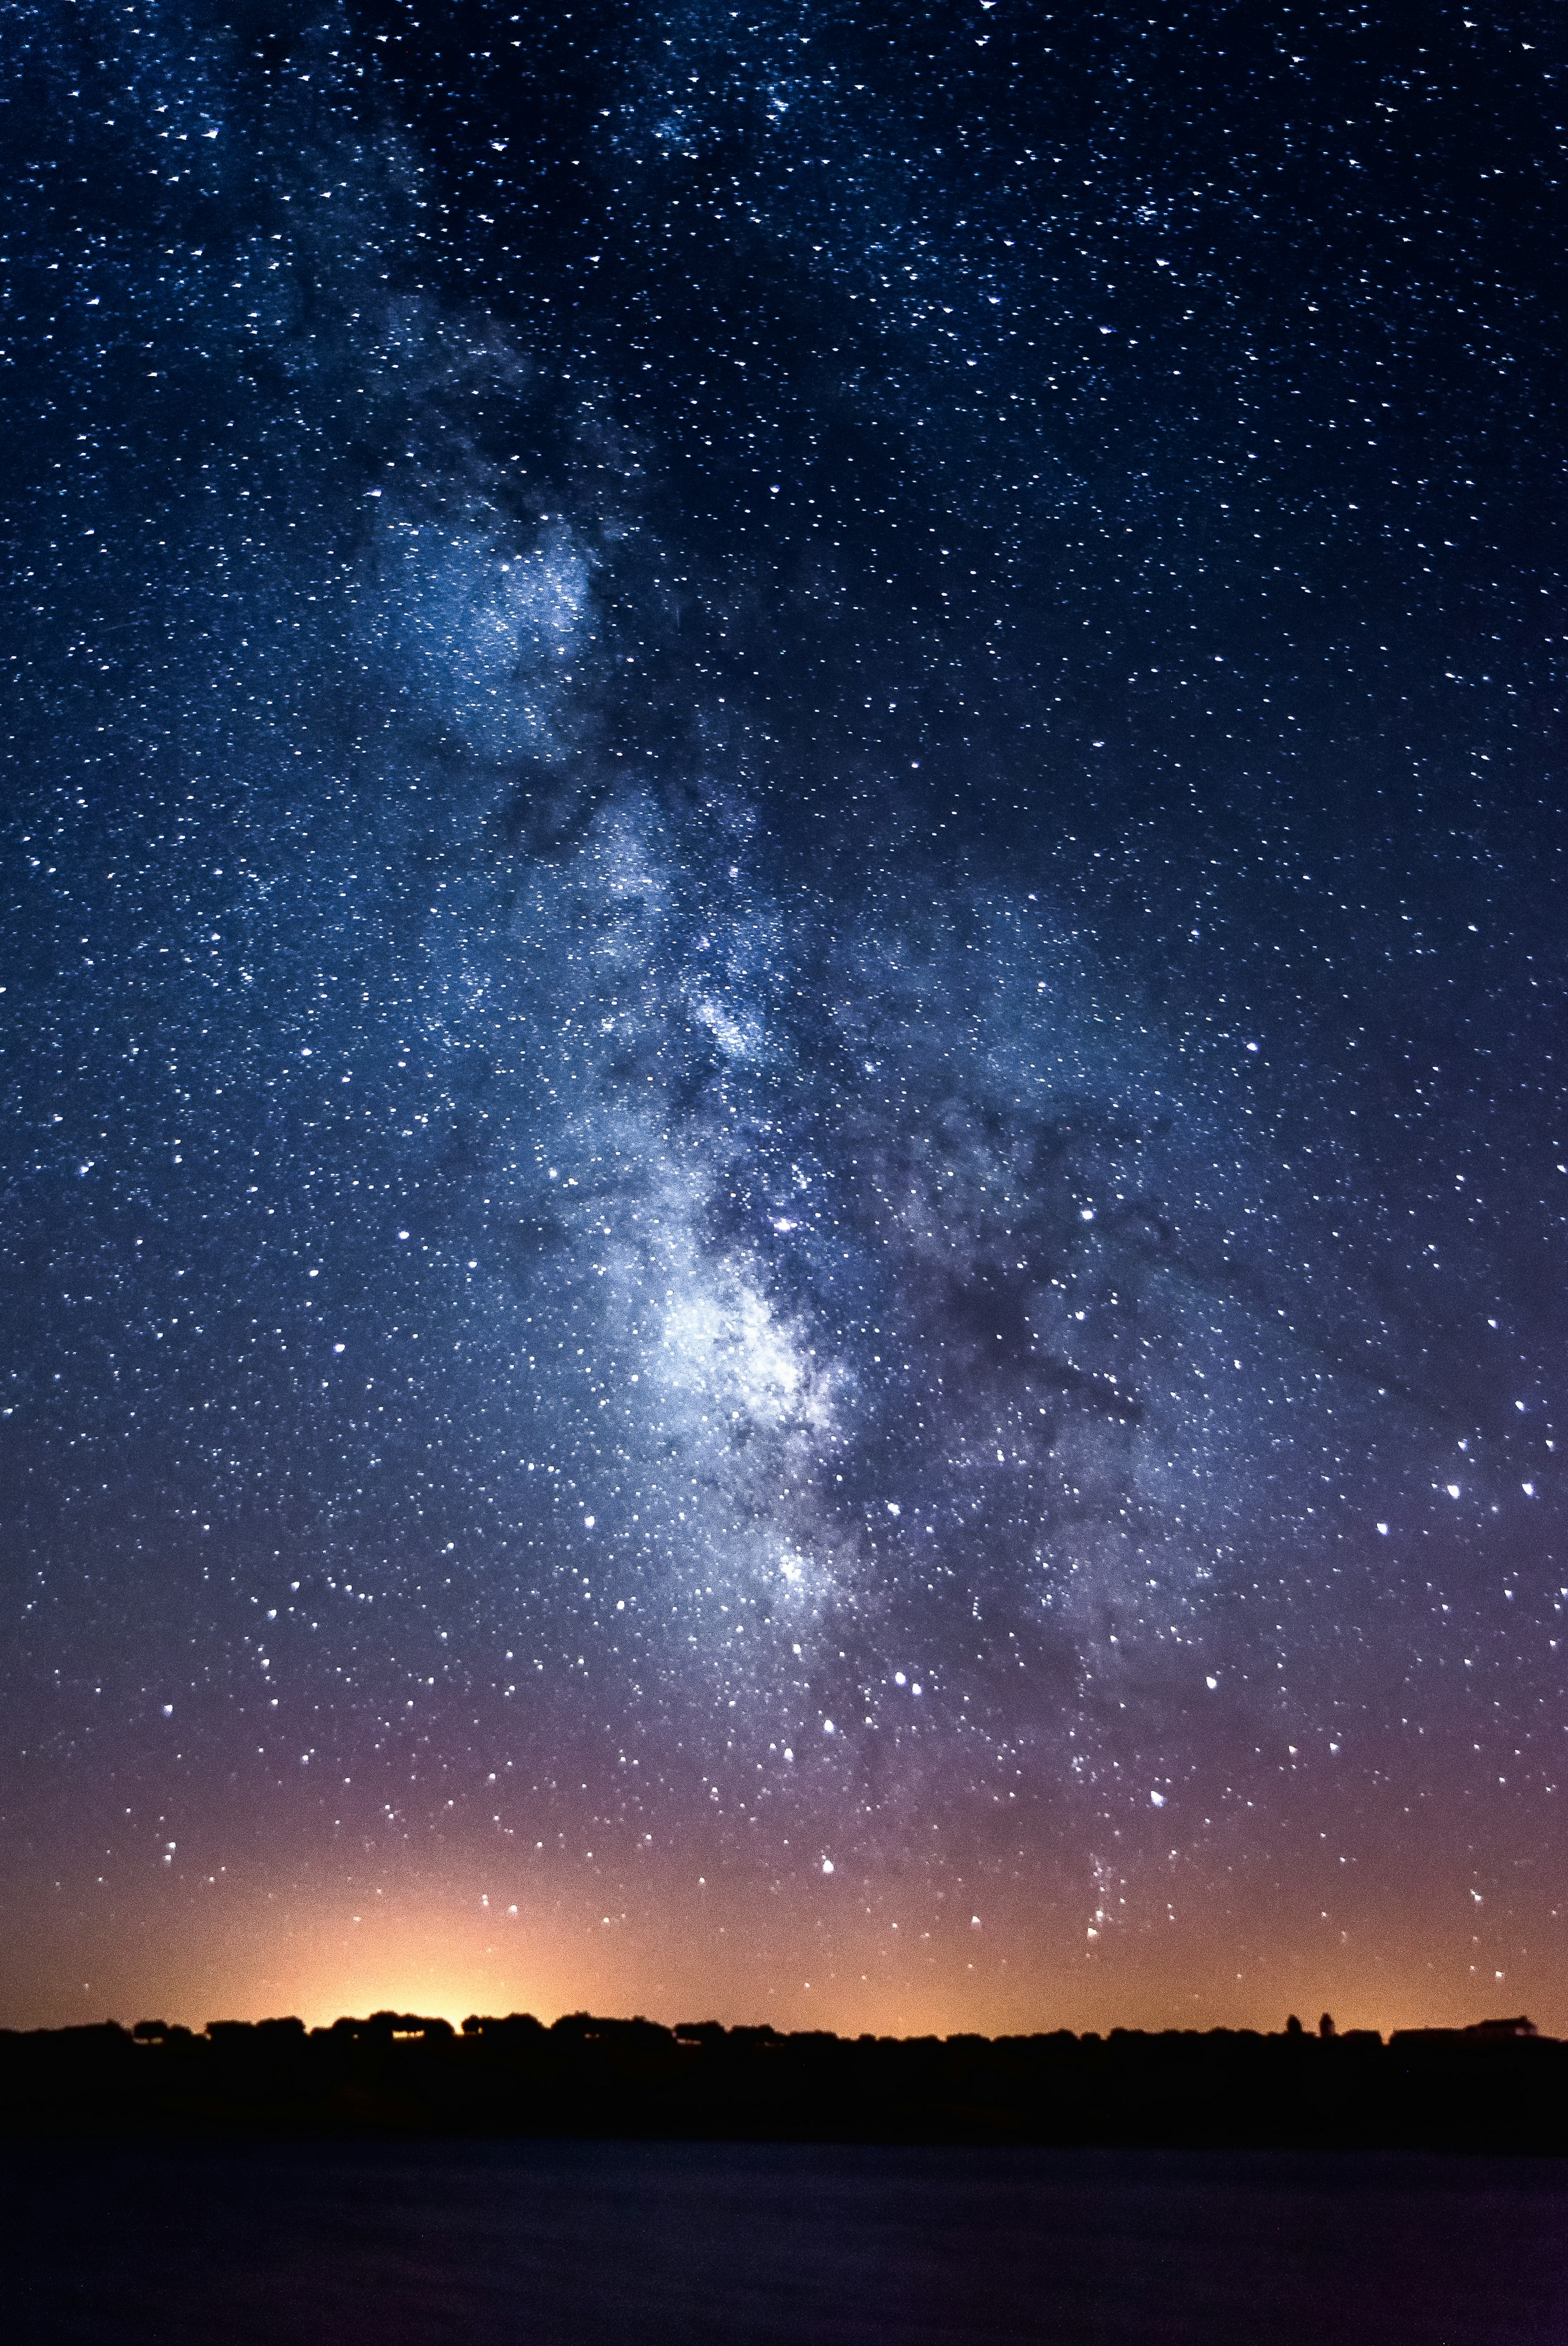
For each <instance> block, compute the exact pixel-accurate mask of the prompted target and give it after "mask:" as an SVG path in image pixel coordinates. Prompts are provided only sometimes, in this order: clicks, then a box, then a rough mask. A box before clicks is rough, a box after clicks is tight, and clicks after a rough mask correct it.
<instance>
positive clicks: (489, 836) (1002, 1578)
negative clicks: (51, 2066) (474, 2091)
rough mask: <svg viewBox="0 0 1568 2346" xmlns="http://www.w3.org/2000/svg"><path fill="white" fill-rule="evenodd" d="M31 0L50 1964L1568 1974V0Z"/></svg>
mask: <svg viewBox="0 0 1568 2346" xmlns="http://www.w3.org/2000/svg"><path fill="white" fill-rule="evenodd" d="M1145 5H1150V0H1145ZM5 24H6V34H5V66H4V80H3V85H0V104H3V107H4V111H3V113H0V137H3V140H4V146H5V153H6V155H7V158H8V162H7V170H6V185H5V196H4V199H3V210H4V216H5V217H4V243H3V245H0V288H3V296H4V304H3V309H0V335H3V351H0V431H3V433H4V452H5V453H4V464H3V467H0V476H3V478H4V481H5V542H4V553H3V556H0V575H3V577H4V592H5V607H4V610H5V617H4V627H3V630H0V652H3V656H4V658H5V666H6V670H7V675H8V683H7V689H6V693H5V703H4V731H5V760H6V763H5V784H4V791H3V797H0V940H3V942H0V959H3V961H4V964H5V965H4V968H3V970H0V979H3V981H4V993H3V994H0V1030H3V1043H4V1058H3V1062H0V1076H3V1086H4V1088H3V1096H4V1114H5V1124H4V1154H3V1159H0V1179H3V1185H4V1187H3V1199H4V1211H3V1213H0V1260H3V1275H0V1311H3V1314H4V1318H3V1329H4V1345H3V1352H0V1383H3V1387H4V1391H3V1393H0V1410H3V1415H0V1494H3V1500H0V1506H3V1517H0V1520H3V1525H4V1535H3V1549H0V1601H3V1607H4V1612H3V1623H4V1627H3V1632H0V1751H3V1754H4V1757H3V1763H0V1901H3V1903H4V1911H5V1915H6V1917H7V1920H6V1923H5V1944H6V1956H5V1964H4V1970H3V1974H0V2023H5V2024H8V2025H36V2024H39V2023H50V2024H56V2023H59V2022H62V2021H68V2020H76V2019H97V2018H101V2017H102V2016H103V2015H105V2014H106V2013H112V2014H113V2015H116V2016H117V2017H118V2018H120V2019H121V2020H123V2021H126V2022H127V2023H128V2022H131V2021H134V2020H136V2019H137V2018H139V2017H142V2016H144V2015H159V2016H166V2017H168V2018H169V2019H171V2020H173V2019H182V2020H186V2021H188V2022H190V2023H192V2024H194V2025H201V2024H202V2023H203V2022H204V2021H206V2020H207V2019H209V2018H210V2017H214V2016H217V2015H220V2014H223V2015H239V2016H256V2015H260V2014H263V2013H268V2012H278V2011H296V2012H300V2013H301V2014H303V2015H304V2016H305V2017H306V2018H307V2019H310V2020H312V2021H316V2020H325V2019H330V2018H331V2016H332V2015H333V2014H334V2013H336V2012H339V2011H344V2010H356V2009H359V2010H363V2009H369V2008H371V2007H372V2006H374V2005H376V2004H388V2003H391V2004H394V2005H396V2006H398V2007H400V2008H402V2007H412V2008H416V2009H420V2010H426V2011H436V2012H446V2013H448V2014H450V2015H452V2016H453V2017H461V2016H462V2015H463V2013H465V2012H467V2011H471V2010H474V2009H478V2010H481V2011H486V2010H488V2011H506V2010H509V2009H513V2008H517V2009H529V2010H533V2011H535V2012H537V2013H539V2014H541V2015H542V2016H544V2017H545V2018H546V2019H547V2018H549V2017H551V2016H552V2015H554V2014H555V2013H557V2012H560V2011H563V2010H570V2009H574V2008H577V2007H581V2006H588V2007H591V2008H594V2009H597V2010H609V2011H619V2012H632V2011H639V2012H646V2013H647V2014H649V2015H651V2016H653V2017H655V2018H657V2019H662V2020H666V2021H670V2022H673V2021H677V2020H681V2019H687V2018H693V2017H697V2016H701V2015H707V2014H715V2015H717V2016H718V2017H719V2018H721V2019H724V2020H728V2021H738V2020H759V2019H768V2020H771V2021H773V2022H774V2023H775V2024H776V2025H779V2026H786V2027H790V2026H793V2027H809V2026H830V2027H835V2028H839V2029H841V2030H846V2031H854V2030H858V2029H866V2028H870V2029H877V2030H882V2031H892V2030H896V2031H899V2032H901V2033H904V2032H912V2031H916V2030H923V2029H936V2030H941V2031H944V2032H945V2031H951V2030H958V2029H964V2028H978V2029H983V2030H985V2031H987V2032H988V2033H989V2032H994V2031H999V2030H1003V2029H1015V2028H1034V2027H1055V2026H1058V2025H1068V2026H1073V2027H1078V2028H1083V2027H1090V2026H1097V2027H1105V2026H1108V2025H1113V2024H1115V2022H1118V2021H1120V2022H1124V2023H1126V2024H1129V2025H1151V2026H1160V2025H1214V2024H1216V2023H1218V2022H1225V2023H1229V2024H1237V2025H1241V2024H1245V2025H1266V2026H1278V2025H1280V2024H1281V2022H1282V2021H1283V2018H1284V2015H1285V2013H1286V2011H1287V2010H1288V2009H1291V2008H1297V2009H1299V2010H1300V2011H1301V2012H1303V2013H1304V2014H1305V2015H1307V2016H1308V2020H1309V2021H1310V2020H1312V2019H1315V2017H1316V2015H1317V2012H1318V2011H1319V2008H1320V2007H1321V2006H1324V2005H1328V2006H1329V2007H1331V2008H1332V2009H1333V2010H1334V2011H1335V2013H1336V2015H1338V2017H1339V2020H1340V2022H1341V2024H1342V2025H1345V2024H1352V2023H1359V2024H1361V2025H1380V2026H1384V2027H1388V2026H1390V2025H1398V2024H1407V2023H1411V2022H1420V2021H1442V2020H1469V2019H1473V2018H1477V2017H1480V2016H1481V2015H1482V2014H1483V2013H1485V2012H1491V2011H1493V2010H1501V2011H1506V2012H1514V2011H1519V2010H1525V2011H1528V2012H1530V2013H1531V2014H1532V2015H1533V2016H1534V2017H1535V2018H1536V2020H1537V2021H1538V2022H1539V2023H1540V2024H1541V2025H1543V2026H1545V2027H1553V2026H1555V2027H1557V2028H1560V2029H1563V2030H1568V1941H1565V1934H1564V1914H1563V1897H1564V1883H1563V1872H1562V1857H1563V1837H1564V1828H1563V1812H1564V1809H1565V1807H1568V1699H1565V1697H1564V1677H1565V1668H1568V1610H1565V1607H1568V1536H1565V1527H1564V1524H1563V1508H1564V1494H1563V1474H1562V1466H1563V1446H1562V1445H1563V1441H1564V1439H1565V1438H1568V1437H1565V1436H1564V1434H1563V1431H1562V1427H1563V1414H1564V1410H1563V1391H1562V1386H1563V1340H1564V1335H1565V1332H1568V1303H1565V1299H1564V1292H1563V1274H1564V1266H1565V1246H1564V1239H1565V1215H1568V1169H1565V1168H1568V1115H1565V1113H1564V1105H1565V1104H1564V1098H1563V1079H1564V1074H1565V1073H1568V1067H1565V1064H1564V1052H1565V1050H1568V1026H1565V1025H1564V1015H1563V1013H1564V1003H1563V992H1564V988H1563V979H1564V966H1563V916H1562V903H1563V894H1562V891H1563V881H1564V878H1565V876H1568V872H1565V866H1564V855H1563V850H1564V844H1565V840H1568V827H1565V824H1564V819H1563V787H1562V777H1561V760H1562V741H1563V727H1562V697H1563V669H1564V645H1565V642H1568V636H1565V632H1564V630H1565V628H1568V619H1565V617H1564V608H1563V596H1562V586H1563V572H1562V536H1563V518H1564V494H1563V487H1564V484H1563V417H1562V412H1561V384H1562V381H1563V341H1564V337H1563V251H1564V236H1563V171H1564V138H1565V132H1564V128H1563V124H1564V118H1565V117H1564V115H1563V106H1564V100H1565V89H1564V80H1563V65H1564V58H1563V27H1562V25H1561V21H1560V18H1559V15H1558V12H1556V11H1555V10H1553V8H1551V7H1548V6H1545V5H1541V6H1518V5H1505V6H1503V7H1502V9H1500V10H1495V11H1492V12H1478V15H1477V16H1476V17H1475V18H1474V19H1471V18H1469V17H1467V16H1466V15H1464V14H1463V12H1462V10H1461V8H1460V7H1458V6H1451V5H1433V6H1432V7H1431V8H1429V9H1425V10H1421V11H1419V12H1412V11H1410V10H1408V9H1398V8H1394V7H1391V6H1387V5H1370V0H1369V5H1365V6H1349V5H1328V6H1317V5H1314V6H1310V7H1308V6H1305V5H1303V6H1299V7H1295V8H1291V7H1287V6H1284V5H1276V0H1246V5H1226V4H1225V0H1209V4H1208V5H1195V6H1192V7H1187V8H1179V7H1178V8H1169V7H1167V8H1166V9H1165V10H1164V11H1163V12H1160V13H1156V14H1153V15H1148V14H1145V13H1144V12H1143V10H1137V11H1134V10H1131V9H1127V10H1120V9H1111V10H1106V9H1099V8H1095V7H1092V6H1081V7H1074V6H1059V7H1057V8H1056V9H1054V10H1052V9H1045V8H1042V7H1039V6H1036V5H1033V0H951V5H914V0H877V5H875V6H872V5H869V0H760V5H756V6H752V7H729V6H728V5H722V6H721V5H707V0H687V5H670V6H657V5H646V6H645V5H627V0H614V5H610V0H577V5H575V6H574V7H572V8H568V9H564V10H562V9H557V8H554V7H551V8H521V9H520V10H519V11H518V13H513V12H512V11H511V10H510V9H509V8H508V7H507V5H505V0H497V5H477V0H471V5H443V6H442V7H439V8H438V7H436V6H434V5H430V0H366V5H341V6H337V7H334V6H332V5H317V6H311V5H303V0H300V5H294V0H282V5H269V6H268V7H267V8H265V9H263V8H261V7H260V6H256V7H253V8H250V9H249V10H247V9H245V8H238V7H230V8H229V9H228V10H227V11H222V10H219V9H215V8H214V9H209V8H206V7H202V6H192V5H183V6H178V5H158V0H129V5H107V0H71V4H68V0H53V5H41V6H25V7H24V6H12V7H10V8H8V9H7V11H6V14H5Z"/></svg>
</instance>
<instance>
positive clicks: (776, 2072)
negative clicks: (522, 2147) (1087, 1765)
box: [0, 2012, 1568, 2154]
mask: <svg viewBox="0 0 1568 2346" xmlns="http://www.w3.org/2000/svg"><path fill="white" fill-rule="evenodd" d="M0 2128H4V2129H5V2131H7V2132H9V2133H10V2134H12V2135H13V2136H15V2135H17V2134H29V2133H77V2132H108V2133H151V2134H161V2135H185V2136H189V2135H192V2134H213V2135H224V2136H235V2135H239V2136H246V2135H317V2136H323V2135H367V2134H381V2135H398V2134H407V2135H492V2136H587V2137H667V2138H672V2139H674V2138H687V2139H703V2138H707V2139H714V2138H719V2139H729V2140H736V2141H797V2142H799V2141H819V2142H897V2143H935V2142H942V2143H957V2142H963V2143H1003V2142H1018V2143H1035V2144H1056V2145H1063V2144H1084V2145H1089V2144H1095V2145H1113V2144H1115V2145H1140V2146H1151V2147H1152V2146H1200V2145H1207V2146H1242V2145H1257V2146H1259V2147H1263V2146H1268V2147H1346V2148H1349V2147H1356V2148H1374V2147H1375V2148H1420V2149H1437V2148H1447V2149H1454V2150H1471V2151H1481V2150H1484V2151H1533V2152H1551V2153H1557V2154H1564V2153H1568V2042H1565V2041H1559V2040H1557V2039H1555V2038H1548V2037H1543V2036H1541V2035H1538V2034H1537V2033H1536V2031H1535V2030H1534V2028H1533V2027H1532V2025H1531V2023H1530V2022H1529V2021H1528V2020H1526V2019H1523V2018H1522V2017H1521V2018H1516V2019H1507V2020H1492V2021H1482V2022H1480V2023H1478V2024H1477V2025H1475V2026H1473V2027H1471V2028H1466V2029H1439V2028H1417V2029H1403V2030H1400V2031H1398V2032H1397V2033H1396V2034H1395V2035H1393V2036H1392V2037H1390V2039H1389V2041H1388V2042H1387V2043H1384V2041H1383V2040H1382V2038H1381V2037H1380V2036H1379V2035H1376V2034H1375V2033H1374V2032H1372V2031H1370V2030H1361V2029H1349V2030H1347V2031H1345V2032H1344V2033H1343V2034H1339V2033H1338V2032H1336V2030H1335V2027H1334V2024H1333V2021H1332V2020H1331V2018H1330V2017H1329V2015H1328V2014H1324V2015H1323V2018H1322V2020H1321V2022H1320V2023H1319V2027H1318V2029H1317V2030H1316V2031H1315V2032H1309V2031H1308V2030H1306V2029H1304V2028H1303V2027H1302V2025H1301V2024H1300V2022H1299V2021H1298V2020H1297V2019H1296V2017H1295V2015H1291V2017H1290V2019H1289V2021H1288V2023H1287V2025H1286V2027H1285V2029H1284V2031H1283V2032H1282V2033H1281V2034H1279V2035H1263V2034H1261V2033H1258V2032H1257V2031H1254V2030H1250V2029H1228V2028H1215V2029H1210V2030H1208V2031H1207V2032H1206V2033H1202V2034H1200V2033H1198V2032H1196V2031H1195V2030H1178V2029H1169V2030H1166V2031H1164V2032H1162V2033H1159V2034H1144V2033H1142V2032H1139V2031H1136V2030H1133V2029H1119V2028H1118V2029H1113V2030H1112V2031H1111V2033H1110V2035H1108V2036H1104V2037H1102V2036H1098V2035H1084V2036H1074V2035H1071V2034H1070V2033H1069V2032H1067V2031H1066V2030H1060V2031H1058V2032H1057V2033H1056V2034H1054V2035H1039V2036H1002V2037H995V2038H987V2037H983V2036H971V2035H959V2036H949V2037H945V2038H942V2037H935V2036H921V2037H909V2038H897V2037H885V2036H884V2037H872V2036H860V2037H854V2038H849V2037H839V2036H834V2035H830V2034H828V2033H827V2032H826V2031H820V2030H811V2031H804V2032H797V2033H795V2034H793V2035H782V2034H780V2033H779V2032H778V2031H776V2030H775V2029H773V2028H771V2027H769V2026H767V2025H763V2026H760V2027H738V2028H724V2027H722V2026H720V2025H719V2024H718V2022H717V2021H703V2022H700V2023H696V2024H692V2025H683V2026H678V2027H676V2028H673V2029H671V2028H665V2027H661V2026H659V2025H657V2024H656V2023H654V2022H652V2021H648V2020H641V2019H636V2020H608V2019H601V2018H596V2017H595V2016H593V2015H590V2014H587V2013H573V2014H570V2015H567V2016H566V2017H565V2018H563V2019H560V2020H557V2021H556V2022H555V2025H554V2026H553V2027H548V2028H547V2027H545V2026H544V2025H543V2024H542V2023H541V2022H539V2021H537V2020H535V2018H534V2017H533V2016H532V2015H529V2014H526V2013H513V2014H510V2015H507V2016H506V2017H504V2018H499V2019H497V2018H482V2017H480V2016H478V2015H475V2016H473V2017H472V2018H470V2019H468V2020H465V2021H464V2022H463V2027H462V2029H461V2031H458V2030H455V2029H453V2026H452V2025H451V2023H450V2022H448V2021H445V2020H434V2019H427V2018H424V2017H422V2016H421V2015H417V2014H414V2013H392V2012H378V2013H372V2015H370V2017H369V2018H368V2019H363V2020H355V2019H343V2020H339V2021H335V2022H334V2023H333V2025H331V2027H330V2028H313V2029H307V2028H306V2027H305V2025H304V2024H303V2022H301V2021H299V2020H262V2021H257V2022H254V2023H251V2022H246V2021H231V2020H230V2021H223V2020H220V2021H213V2022H211V2023H210V2024H209V2026H208V2027H207V2029H206V2030H205V2032H204V2033H203V2034H201V2035H197V2034H196V2033H194V2032H193V2031H192V2030H190V2029H188V2028H182V2027H178V2026H177V2027H170V2026H168V2025H166V2024H165V2023H164V2022H162V2021H154V2020H147V2021H141V2022H138V2023H137V2026H136V2027H135V2028H134V2029H127V2028H123V2027H121V2026H119V2025H117V2024H116V2023H114V2022H106V2023H104V2024H102V2025H97V2026H91V2027H77V2028H60V2029H40V2030H36V2031H33V2032H30V2033H19V2032H15V2031H0Z"/></svg>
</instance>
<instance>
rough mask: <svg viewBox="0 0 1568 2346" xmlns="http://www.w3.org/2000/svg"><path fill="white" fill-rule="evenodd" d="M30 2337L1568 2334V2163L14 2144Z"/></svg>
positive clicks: (572, 2340)
mask: <svg viewBox="0 0 1568 2346" xmlns="http://www.w3.org/2000/svg"><path fill="white" fill-rule="evenodd" d="M0 2195H3V2202H4V2204H3V2207H0V2248H3V2261H0V2275H3V2281H0V2287H3V2289H4V2295H5V2305H6V2313H5V2337H6V2339H7V2341H9V2346H45V2341H48V2346H56V2341H58V2346H67V2341H69V2346H109V2341H112V2346H250V2341H256V2346H315V2341H323V2346H325V2342H326V2341H331V2346H446V2341H452V2346H458V2341H462V2346H612V2341H614V2346H628V2341H637V2342H638V2346H640V2342H641V2341H647V2346H708V2341H712V2346H753V2341H755V2346H799V2341H819V2340H820V2341H827V2346H880V2341H895V2340H896V2341H900V2346H957V2341H981V2346H983V2341H1003V2340H1007V2341H1013V2340H1029V2341H1041V2346H1124V2341H1125V2346H1231V2341H1237V2346H1241V2341H1246V2346H1259V2341H1261V2346H1360V2342H1361V2341H1369V2346H1370V2341H1377V2346H1564V2341H1568V2163H1564V2162H1560V2161H1530V2160H1526V2159H1503V2158H1462V2157H1411V2156H1403V2155H1392V2154H1390V2155H1377V2154H1367V2155H1356V2154H1340V2155H1336V2154H1292V2153H1281V2152H1267V2153H1263V2152H1190V2151H1187V2152H1151V2151H1060V2150H1003V2151H999V2150H974V2149H897V2150H887V2149H872V2148H859V2147H857V2148H842V2147H814V2146H799V2145H758V2144H739V2145H730V2144H711V2143H695V2144H694V2143H596V2142H573V2143H559V2142H545V2143H538V2142H527V2143H473V2142H457V2143H453V2142H446V2143H429V2142H420V2143H378V2144H371V2145H366V2144H363V2143H328V2144H321V2143H316V2144H308V2145H294V2144H269V2145H264V2146H256V2145H247V2146H243V2147H235V2146H225V2145H216V2146H215V2145H192V2146H186V2147H172V2148H171V2147H168V2146H162V2147H155V2148H147V2147H137V2146H129V2145H125V2144H118V2145H102V2144H95V2145H90V2146H80V2145H75V2146H74V2145H70V2144H62V2143H59V2142H49V2143H45V2144H41V2145H20V2146H19V2145H17V2144H15V2143H8V2144H6V2145H5V2146H4V2147H0Z"/></svg>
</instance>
